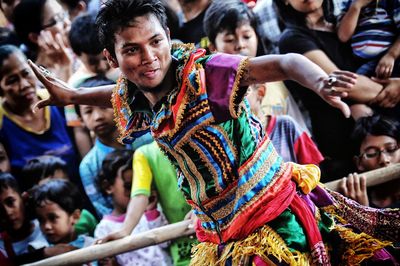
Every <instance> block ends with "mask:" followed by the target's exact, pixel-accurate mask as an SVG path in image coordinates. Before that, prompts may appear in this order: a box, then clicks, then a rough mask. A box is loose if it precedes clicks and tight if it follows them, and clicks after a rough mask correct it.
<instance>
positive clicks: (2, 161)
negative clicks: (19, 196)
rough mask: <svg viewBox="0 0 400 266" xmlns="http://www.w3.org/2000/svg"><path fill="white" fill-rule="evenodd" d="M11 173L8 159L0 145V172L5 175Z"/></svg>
mask: <svg viewBox="0 0 400 266" xmlns="http://www.w3.org/2000/svg"><path fill="white" fill-rule="evenodd" d="M10 171H11V165H10V159H9V158H8V155H7V152H6V150H5V149H4V146H3V144H1V143H0V172H3V173H7V172H10Z"/></svg>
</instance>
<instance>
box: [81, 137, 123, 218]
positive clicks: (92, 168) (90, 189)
mask: <svg viewBox="0 0 400 266" xmlns="http://www.w3.org/2000/svg"><path fill="white" fill-rule="evenodd" d="M114 150H115V148H113V147H110V146H107V145H104V144H103V143H101V142H100V141H99V140H98V139H96V142H95V144H94V145H93V148H92V149H91V150H90V151H89V152H88V153H87V154H86V156H85V157H84V158H83V159H82V162H81V164H80V165H79V173H80V176H81V180H82V185H83V188H84V189H85V192H86V194H87V196H88V197H89V199H90V201H91V202H92V204H93V206H94V208H95V209H96V212H97V213H98V215H99V216H100V217H103V215H106V214H110V213H111V211H112V210H113V205H112V199H111V197H108V196H105V195H103V193H101V191H100V189H99V188H98V186H97V185H96V177H97V175H98V174H99V172H100V170H101V165H102V163H103V160H104V158H105V157H106V156H107V154H109V153H110V152H112V151H114Z"/></svg>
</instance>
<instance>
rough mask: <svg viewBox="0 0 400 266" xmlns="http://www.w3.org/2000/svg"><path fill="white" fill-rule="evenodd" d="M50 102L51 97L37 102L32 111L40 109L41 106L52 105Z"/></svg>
mask: <svg viewBox="0 0 400 266" xmlns="http://www.w3.org/2000/svg"><path fill="white" fill-rule="evenodd" d="M50 104H51V101H50V99H45V100H41V101H38V102H37V103H35V104H34V105H33V106H32V111H33V112H36V110H39V109H41V108H43V107H46V106H48V105H50Z"/></svg>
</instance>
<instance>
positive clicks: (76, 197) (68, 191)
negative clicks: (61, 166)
mask: <svg viewBox="0 0 400 266" xmlns="http://www.w3.org/2000/svg"><path fill="white" fill-rule="evenodd" d="M32 200H33V201H32V203H33V204H34V206H35V207H41V206H43V204H45V203H46V202H47V201H52V202H54V203H57V204H58V205H59V206H60V207H61V208H62V209H63V210H64V211H66V212H67V213H68V214H72V213H73V212H74V211H75V210H77V209H79V210H81V209H82V195H81V194H80V192H79V190H78V188H77V187H76V186H75V185H74V184H73V183H72V182H70V181H68V180H63V179H53V180H50V181H48V182H46V183H44V184H43V185H40V186H37V187H35V189H34V191H33V197H32Z"/></svg>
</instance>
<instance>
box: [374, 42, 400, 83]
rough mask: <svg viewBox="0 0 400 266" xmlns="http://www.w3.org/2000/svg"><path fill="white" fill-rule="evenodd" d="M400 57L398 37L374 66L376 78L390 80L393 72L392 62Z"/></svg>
mask: <svg viewBox="0 0 400 266" xmlns="http://www.w3.org/2000/svg"><path fill="white" fill-rule="evenodd" d="M399 56H400V37H398V38H397V39H396V41H395V42H394V43H393V44H392V46H391V47H390V48H389V49H388V51H387V52H386V54H385V55H384V56H382V58H381V59H380V60H379V62H378V65H377V66H376V69H375V73H376V76H377V77H378V78H381V79H387V78H390V76H391V75H392V72H393V67H394V62H395V61H396V59H397V58H399Z"/></svg>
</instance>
